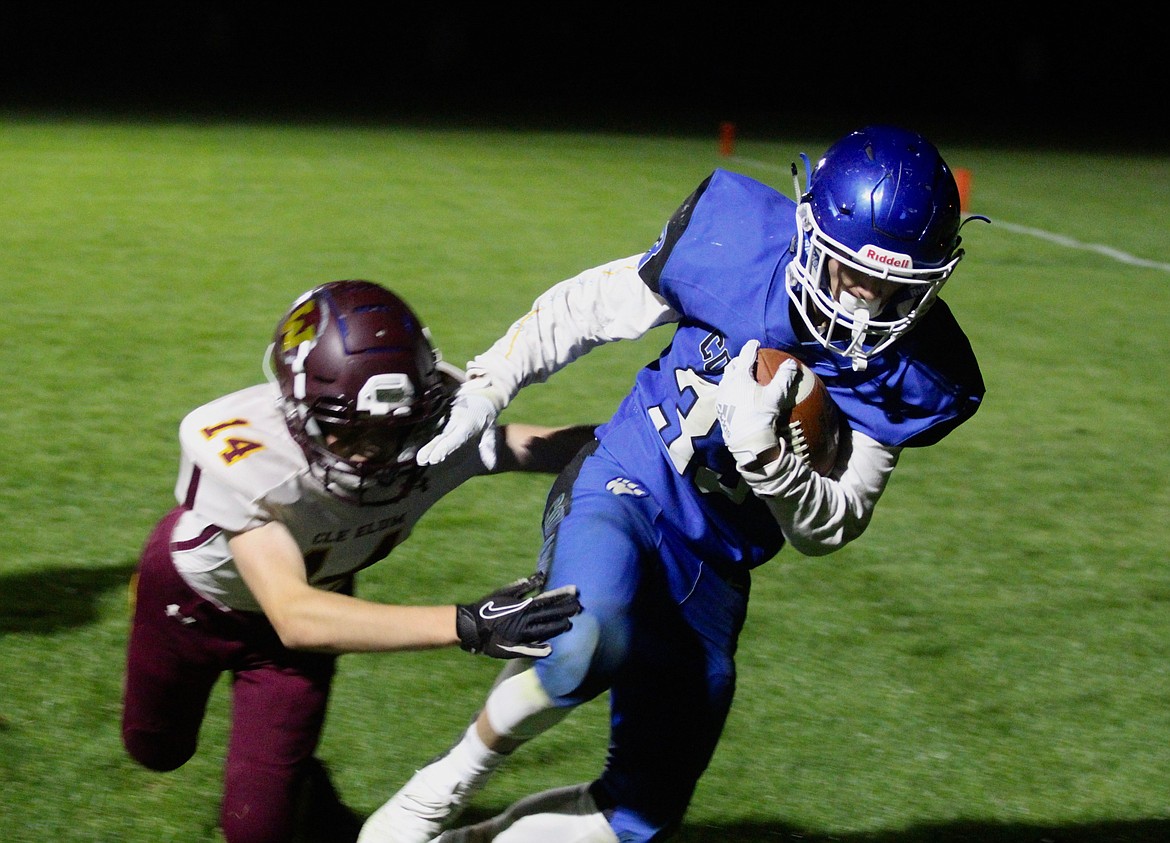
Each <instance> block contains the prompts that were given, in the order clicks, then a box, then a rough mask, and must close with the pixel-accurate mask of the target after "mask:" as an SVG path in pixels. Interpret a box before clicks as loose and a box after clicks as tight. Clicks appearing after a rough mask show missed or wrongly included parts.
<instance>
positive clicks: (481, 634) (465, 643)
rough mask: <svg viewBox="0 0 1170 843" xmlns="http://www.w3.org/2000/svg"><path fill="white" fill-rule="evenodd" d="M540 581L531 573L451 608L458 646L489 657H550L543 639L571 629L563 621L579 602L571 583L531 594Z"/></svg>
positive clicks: (577, 608)
mask: <svg viewBox="0 0 1170 843" xmlns="http://www.w3.org/2000/svg"><path fill="white" fill-rule="evenodd" d="M544 581H545V576H544V574H543V573H540V572H537V573H535V574H533V575H532V576H530V577H525V578H524V579H519V580H516V581H515V582H513V583H510V584H508V585H506V586H504V587H503V588H499V589H497V590H495V591H493V592H492V593H491V594H488V595H487V596H485V597H482V598H481V599H479V600H477V601H476V602H474V603H465V604H461V605H457V606H456V607H455V631H456V633H457V634H458V636H459V646H460V647H462V648H463V649H464V650H466V651H467V652H469V653H482V654H483V655H485V656H490V657H492V658H494V659H516V658H533V659H542V658H544V657H545V656H547V655H548V654H549V653H551V652H552V645H550V644H549V643H548V639H550V638H552V637H554V636H557V635H560V634H561V633H562V632H565V631H566V630H568V629H569V628H570V627H571V626H572V625H573V624H572V622H571V621H570V620H569V618H571V617H572V616H573V615H576V614H577V613H579V612H580V611H581V601H580V600H579V599H578V598H577V587H576V586H575V585H567V586H563V587H562V588H557V589H554V590H552V591H545V592H542V593H539V594H535V595H533V594H532V592H534V591H539V590H540V588H541V587H543V586H544Z"/></svg>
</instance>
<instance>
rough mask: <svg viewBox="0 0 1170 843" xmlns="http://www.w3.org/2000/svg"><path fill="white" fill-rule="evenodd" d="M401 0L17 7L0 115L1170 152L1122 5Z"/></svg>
mask: <svg viewBox="0 0 1170 843" xmlns="http://www.w3.org/2000/svg"><path fill="white" fill-rule="evenodd" d="M398 5H399V4H391V3H383V4H378V5H374V4H370V3H364V4H350V3H346V2H338V3H331V4H324V3H307V4H293V3H287V4H286V3H274V2H252V3H249V2H235V3H231V2H223V1H222V0H219V1H218V2H217V1H216V0H206V1H205V2H169V3H154V4H146V3H131V4H95V3H88V4H81V3H69V2H62V1H61V0H43V1H42V2H37V3H30V2H10V3H7V4H5V5H4V6H3V8H2V9H0V110H2V111H4V112H7V113H54V114H96V115H144V114H160V115H164V116H168V117H173V116H177V115H190V116H193V117H197V118H222V117H241V118H252V119H278V120H281V119H302V118H304V119H337V118H341V119H355V120H366V121H399V122H401V121H444V122H458V123H464V124H476V125H518V126H524V127H547V128H560V129H600V130H609V131H621V132H634V133H671V132H673V133H706V134H713V133H714V132H715V130H716V126H717V125H718V123H719V122H721V121H724V120H730V121H734V122H736V123H737V124H739V125H740V126H741V131H743V132H749V131H750V132H752V133H754V134H756V135H757V136H762V135H768V134H774V133H781V132H787V133H789V134H792V133H796V132H805V131H819V130H821V129H822V128H824V129H825V130H827V131H830V132H832V133H836V132H838V131H841V130H845V129H848V128H852V127H853V126H854V124H860V123H862V122H868V121H873V120H888V121H892V122H902V123H907V124H911V125H913V126H915V127H916V128H920V129H922V130H923V131H925V132H927V134H931V135H933V136H935V137H936V139H938V140H940V141H941V140H944V139H945V140H952V139H961V140H962V139H965V140H988V141H996V142H1005V143H1012V144H1033V143H1043V144H1046V145H1057V146H1067V147H1071V148H1081V149H1084V148H1093V147H1097V146H1100V147H1105V146H1123V147H1141V148H1158V149H1165V148H1170V144H1168V143H1167V142H1166V140H1165V132H1163V131H1162V130H1161V128H1160V123H1161V122H1162V120H1163V115H1164V111H1165V109H1166V100H1167V94H1168V92H1170V84H1168V80H1170V73H1168V72H1167V70H1166V66H1165V54H1166V52H1167V51H1166V47H1165V46H1163V45H1162V43H1161V38H1160V36H1158V35H1157V34H1156V33H1155V32H1154V30H1155V29H1156V27H1154V26H1153V25H1152V23H1150V22H1148V21H1143V20H1142V19H1133V18H1131V19H1125V18H1124V17H1122V16H1120V15H1118V14H1117V10H1113V15H1112V16H1111V17H1110V18H1108V19H1099V17H1094V18H1092V19H1091V20H1086V19H1085V17H1084V16H1081V17H1079V18H1078V19H1077V21H1076V22H1073V23H1070V22H1069V21H1068V20H1066V18H1067V17H1068V16H1069V15H1067V14H1064V15H1061V16H1060V18H1058V19H1054V20H1045V19H1043V18H1040V19H1039V20H1038V21H1037V22H1033V23H1029V24H1027V25H1025V24H1023V23H1021V22H1018V21H1010V20H1009V19H1008V18H1007V17H1006V15H1005V14H1004V13H1003V10H1002V7H1001V8H999V9H998V12H999V13H998V14H996V15H992V14H989V13H972V12H969V11H967V10H964V9H963V8H962V7H956V6H948V7H947V9H946V14H945V15H942V16H940V17H937V18H936V17H933V16H932V17H923V16H922V13H918V14H910V13H906V14H895V13H894V12H881V11H880V10H876V9H872V8H871V9H868V10H867V11H866V13H865V16H864V17H848V16H847V11H848V10H849V9H851V8H856V7H845V8H844V10H843V11H834V7H831V6H821V7H797V6H788V5H786V4H785V5H780V4H767V5H765V4H759V3H757V4H753V5H754V6H759V7H761V8H750V9H749V8H744V5H746V4H736V3H724V4H719V5H711V4H701V5H699V6H696V7H695V8H694V9H692V11H690V12H686V11H684V10H683V9H682V8H681V7H676V6H661V5H660V4H640V5H637V4H634V3H628V4H626V5H625V6H624V7H622V6H616V5H615V6H607V5H606V4H591V5H581V6H576V5H553V4H542V5H535V4H522V3H513V4H501V3H497V4H490V3H479V4H475V5H468V6H467V7H466V8H464V7H462V6H461V5H458V4H453V5H451V4H449V5H433V6H427V7H425V8H424V7H415V6H404V8H405V9H406V10H405V11H404V10H403V9H402V8H397V6H398ZM619 9H620V11H618V10H619ZM524 10H528V11H527V12H525V11H524ZM935 14H940V13H935ZM944 18H945V22H944ZM1005 21H1007V22H1006V23H1005Z"/></svg>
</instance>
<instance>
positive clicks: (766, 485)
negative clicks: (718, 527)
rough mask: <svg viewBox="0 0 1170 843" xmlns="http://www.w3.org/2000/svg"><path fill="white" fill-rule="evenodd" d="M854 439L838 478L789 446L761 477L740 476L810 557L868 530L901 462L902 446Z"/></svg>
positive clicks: (794, 544)
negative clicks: (816, 468)
mask: <svg viewBox="0 0 1170 843" xmlns="http://www.w3.org/2000/svg"><path fill="white" fill-rule="evenodd" d="M850 439H851V446H852V447H851V451H850V453H849V458H848V460H849V461H848V463H847V464H846V466H845V470H844V471H843V472H841V475H840V477H839V478H837V479H833V478H830V477H822V476H821V475H819V474H817V473H816V472H814V471H813V470H812V469H811V468H809V467H808V466H807V465H806V464H805V463H803V462H801V461H800V460H798V459H797V458H796V457H795V456H794V455H793V454H791V453H790V452H789V451H788V450H787V448H785V449H784V451H783V453H782V454H781V456H780V457H779V458H778V459H776V460H773V461H772V462H771V463H769V464H768V465H766V466H763V468H761V470H760V473H759V474H755V473H752V472H747V471H743V470H741V472H740V473H741V474H742V475H743V477H744V479H745V480H747V482H748V485H750V486H751V487H752V491H754V492H755V493H756V495H757V496H758V497H760V498H762V499H763V500H764V501H765V502H766V503H767V504H768V508H769V509H770V510H771V511H772V514H773V516H775V518H776V521H777V523H778V524H779V525H780V529H781V530H783V532H784V537H785V538H786V539H787V540H788V543H789V544H790V545H792V547H793V549H794V550H797V551H799V552H800V553H803V554H804V555H806V556H824V555H825V554H828V553H832V552H833V551H834V550H839V549H840V548H842V547H844V546H845V545H846V544H848V543H849V542H851V541H853V540H854V539H855V538H857V537H858V536H860V535H861V534H862V533H863V532H865V528H866V527H867V526H869V520H870V518H871V517H872V516H873V510H874V507H876V506H877V502H878V499H879V498H880V497H881V496H882V492H884V491H885V488H886V483H887V481H888V480H889V479H890V474H892V473H893V471H894V467H895V466H896V465H897V464H898V457H899V456H900V455H901V452H902V449H901V448H894V447H887V446H885V445H881V444H879V443H878V442H876V441H875V440H873V439H871V438H870V437H868V436H866V435H865V434H864V433H859V432H857V431H853V434H852V436H851V437H850ZM838 470H839V469H838ZM834 474H836V472H834Z"/></svg>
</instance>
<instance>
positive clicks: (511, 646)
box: [230, 521, 581, 658]
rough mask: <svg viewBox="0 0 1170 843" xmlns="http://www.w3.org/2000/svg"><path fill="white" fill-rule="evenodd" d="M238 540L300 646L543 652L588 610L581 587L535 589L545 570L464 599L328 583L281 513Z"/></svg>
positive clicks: (234, 542) (270, 612) (268, 601)
mask: <svg viewBox="0 0 1170 843" xmlns="http://www.w3.org/2000/svg"><path fill="white" fill-rule="evenodd" d="M230 546H231V549H232V553H233V555H234V557H235V561H236V567H237V568H238V569H239V571H240V576H241V577H243V579H244V582H245V583H246V584H247V586H248V588H249V589H250V590H251V591H252V594H253V595H254V596H255V597H256V600H257V601H258V602H259V603H260V607H261V609H262V610H263V611H264V614H265V615H266V616H267V618H268V620H269V622H271V623H272V626H273V628H275V630H276V632H277V634H278V635H279V636H280V640H281V641H282V642H283V643H284V645H285V646H286V647H288V648H290V649H294V650H314V651H319V652H330V653H355V652H389V651H395V650H427V649H434V648H438V647H451V646H454V645H456V644H458V645H461V646H463V647H464V649H467V650H470V651H471V652H481V653H484V654H486V655H489V656H493V657H495V658H516V657H518V656H529V657H536V658H539V657H541V655H547V654H548V652H549V648H548V645H547V643H545V642H547V640H548V639H549V638H551V637H552V636H554V635H557V634H559V633H561V632H564V631H565V630H566V629H568V628H569V626H571V621H570V620H569V619H570V618H571V617H572V616H573V615H575V614H577V613H578V612H579V611H580V610H581V605H580V603H579V602H578V600H577V595H576V590H575V589H572V590H571V592H565V591H564V590H562V589H557V590H556V591H551V592H547V593H546V594H539V595H537V594H535V592H536V591H537V590H538V589H539V588H540V587H541V586H542V585H543V582H544V580H543V577H541V576H539V575H534V576H533V577H528V578H526V579H523V580H517V581H516V582H514V583H511V584H510V585H507V586H504V587H503V588H501V589H498V590H496V591H493V592H492V593H491V594H489V595H487V596H486V597H483V598H481V599H479V600H477V601H475V602H473V603H468V604H462V605H446V606H392V605H386V604H384V603H375V602H373V601H370V600H362V599H360V598H357V597H351V596H349V595H346V594H338V593H336V592H332V591H324V590H322V589H319V588H315V587H313V586H312V585H310V584H309V582H308V580H307V579H306V576H305V561H304V558H303V557H302V556H301V552H300V548H299V547H298V546H297V544H296V542H295V540H294V539H293V537H292V536H291V535H290V534H289V532H288V529H287V528H286V527H285V526H284V525H283V524H281V523H279V522H276V521H273V522H270V523H268V524H265V525H264V526H262V527H257V528H256V529H254V530H248V531H247V532H243V533H238V534H236V535H235V536H233V537H232V538H231V540H230ZM460 616H463V617H462V619H460ZM469 616H470V617H469Z"/></svg>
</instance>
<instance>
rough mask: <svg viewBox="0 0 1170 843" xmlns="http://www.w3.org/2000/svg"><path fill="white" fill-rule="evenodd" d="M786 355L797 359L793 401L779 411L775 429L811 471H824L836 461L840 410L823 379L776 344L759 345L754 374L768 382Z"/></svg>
mask: <svg viewBox="0 0 1170 843" xmlns="http://www.w3.org/2000/svg"><path fill="white" fill-rule="evenodd" d="M789 358H792V359H793V360H796V362H797V365H798V367H799V368H798V370H797V376H796V383H795V384H793V389H794V390H795V394H794V395H793V396H792V398H793V400H794V401H795V402H796V403H795V406H793V408H792V409H791V410H789V411H788V412H782V413H781V414H780V419H779V422H778V427H777V430H776V432H777V433H778V434H779V435H780V436H782V437H783V438H784V440H785V441H786V442H787V443H788V446H789V447H790V448H791V449H792V452H793V453H794V454H796V456H797V457H798V458H799V459H801V460H803V461H804V462H806V463H808V464H809V466H810V467H811V468H812V470H813V471H815V472H816V473H817V474H821V475H827V474H828V473H829V472H831V471H832V470H833V466H834V465H835V464H836V462H837V450H838V448H839V447H840V445H841V413H840V411H839V410H838V409H837V404H836V402H835V401H833V396H831V395H830V394H829V390H828V389H826V388H825V384H824V381H822V380H821V379H820V378H819V377H818V376H817V373H816V372H814V371H813V370H812V369H810V368H809V367H808V366H806V365H805V364H804V363H803V362H801V360H800V358H798V357H795V356H793V355H791V354H789V353H788V352H786V351H781V350H780V349H778V348H761V349H759V351H757V352H756V365H755V370H754V372H753V375H754V376H755V379H756V383H758V384H760V385H761V386H767V385H768V384H769V383H771V382H772V377H773V376H774V375H775V374H776V370H777V369H779V368H780V365H781V364H782V363H783V362H784V361H785V360H787V359H789Z"/></svg>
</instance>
